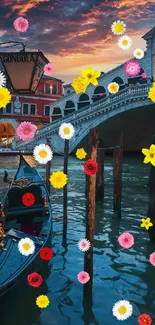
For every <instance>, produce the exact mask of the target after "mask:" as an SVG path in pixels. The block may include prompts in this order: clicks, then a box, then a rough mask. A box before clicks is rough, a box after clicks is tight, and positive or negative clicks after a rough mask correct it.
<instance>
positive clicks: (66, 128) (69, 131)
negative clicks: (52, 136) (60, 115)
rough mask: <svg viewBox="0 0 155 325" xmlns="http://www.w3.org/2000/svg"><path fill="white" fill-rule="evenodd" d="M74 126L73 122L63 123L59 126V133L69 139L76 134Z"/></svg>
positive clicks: (63, 137)
mask: <svg viewBox="0 0 155 325" xmlns="http://www.w3.org/2000/svg"><path fill="white" fill-rule="evenodd" d="M74 132H75V130H74V127H73V125H72V124H71V123H62V124H61V125H60V127H59V135H60V137H61V138H62V139H64V140H65V139H66V140H69V139H71V138H72V137H73V135H74Z"/></svg>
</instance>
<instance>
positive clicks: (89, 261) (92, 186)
mask: <svg viewBox="0 0 155 325" xmlns="http://www.w3.org/2000/svg"><path fill="white" fill-rule="evenodd" d="M97 137H98V132H97V129H96V128H94V129H92V130H91V131H90V147H89V153H90V155H88V157H89V158H90V159H93V160H95V161H96V160H97ZM95 198H96V174H95V175H91V176H88V177H87V203H86V238H87V239H88V240H89V241H90V244H91V248H90V249H89V250H88V251H87V252H86V253H85V257H84V270H85V271H86V272H88V273H89V275H90V280H89V281H88V282H87V283H86V284H85V285H84V289H83V306H84V305H85V304H86V303H87V305H89V307H90V308H91V307H92V303H93V301H92V284H93V245H94V228H95V213H96V199H95Z"/></svg>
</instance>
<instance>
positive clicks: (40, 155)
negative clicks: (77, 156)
mask: <svg viewBox="0 0 155 325" xmlns="http://www.w3.org/2000/svg"><path fill="white" fill-rule="evenodd" d="M33 155H34V158H35V160H36V161H38V162H39V163H40V164H46V163H47V162H48V161H50V160H51V159H52V157H53V152H52V150H51V148H50V147H49V146H48V145H47V144H39V145H38V146H36V147H35V148H34V150H33Z"/></svg>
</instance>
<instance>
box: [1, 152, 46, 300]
mask: <svg viewBox="0 0 155 325" xmlns="http://www.w3.org/2000/svg"><path fill="white" fill-rule="evenodd" d="M29 193H30V194H29ZM23 198H25V199H23ZM32 198H33V200H32ZM24 200H25V201H24ZM32 201H33V202H32ZM32 203H33V204H32ZM3 211H4V214H5V215H6V220H5V226H4V230H5V237H4V240H3V242H4V249H0V297H1V296H2V295H3V294H5V293H6V292H7V291H8V290H10V289H11V288H12V287H13V286H14V285H16V283H17V282H18V281H19V280H20V279H21V277H22V276H23V275H24V274H26V273H27V271H28V270H29V268H31V266H32V263H34V261H35V260H36V259H37V257H38V256H39V254H40V251H41V249H42V248H43V247H44V246H46V245H47V244H48V241H49V240H50V237H51V231H52V209H51V204H50V199H49V194H48V191H47V189H46V185H45V183H44V181H43V179H42V178H41V176H40V175H39V174H38V172H37V170H36V169H35V168H32V167H31V166H30V165H29V164H28V163H27V162H26V161H25V159H24V158H23V156H22V155H21V156H20V163H19V167H18V170H17V173H16V175H15V177H14V179H13V181H12V183H11V185H10V187H9V190H8V192H7V194H6V196H5V198H4V202H3ZM26 237H28V238H30V239H32V240H33V242H34V244H35V251H34V253H33V254H31V255H28V256H25V255H22V254H21V253H20V252H19V250H18V243H19V241H20V240H21V239H22V238H26Z"/></svg>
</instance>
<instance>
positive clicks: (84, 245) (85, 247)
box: [78, 238, 90, 252]
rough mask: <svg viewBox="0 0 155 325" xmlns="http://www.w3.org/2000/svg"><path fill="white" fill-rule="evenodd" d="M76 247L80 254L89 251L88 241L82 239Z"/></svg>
mask: <svg viewBox="0 0 155 325" xmlns="http://www.w3.org/2000/svg"><path fill="white" fill-rule="evenodd" d="M78 247H79V249H80V250H81V251H82V252H86V251H88V250H89V249H90V241H89V240H88V239H86V238H82V239H80V240H79V242H78Z"/></svg>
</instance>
